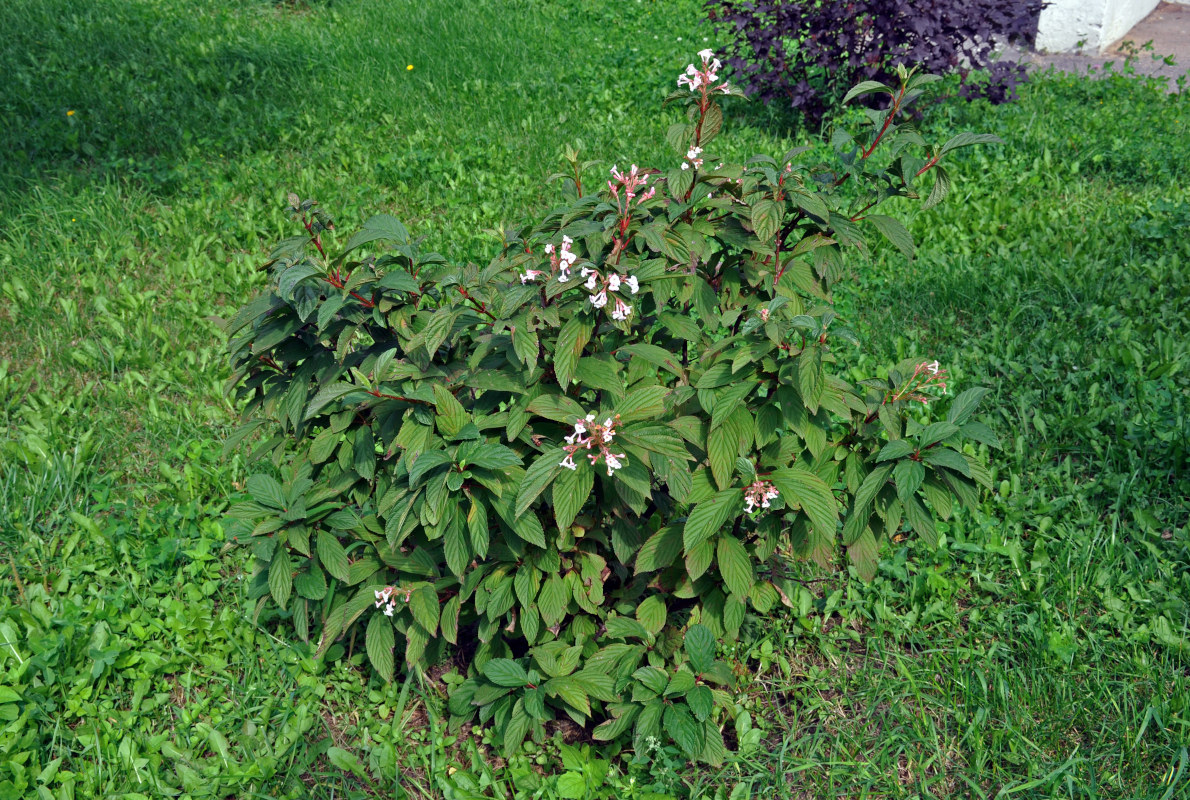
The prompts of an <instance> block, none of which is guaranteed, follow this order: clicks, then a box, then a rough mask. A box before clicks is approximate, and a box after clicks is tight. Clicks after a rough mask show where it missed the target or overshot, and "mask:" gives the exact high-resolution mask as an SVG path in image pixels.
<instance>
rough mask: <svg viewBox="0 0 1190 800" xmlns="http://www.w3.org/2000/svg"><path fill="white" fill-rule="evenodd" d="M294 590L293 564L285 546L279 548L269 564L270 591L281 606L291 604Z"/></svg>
mask: <svg viewBox="0 0 1190 800" xmlns="http://www.w3.org/2000/svg"><path fill="white" fill-rule="evenodd" d="M292 591H293V566H292V563H291V562H290V560H289V551H288V550H287V549H286V548H284V547H279V548H277V553H276V555H274V556H273V560H272V562H271V563H270V564H269V593H270V594H271V595H272V596H273V600H275V601H276V603H277V605H278V606H280V607H281V608H285V607H286V606H287V605H288V604H289V595H290V594H291V593H292Z"/></svg>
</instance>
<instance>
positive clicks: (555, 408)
mask: <svg viewBox="0 0 1190 800" xmlns="http://www.w3.org/2000/svg"><path fill="white" fill-rule="evenodd" d="M529 412H530V413H531V414H536V415H537V416H539V417H545V418H546V419H552V420H553V421H554V422H561V423H562V424H563V425H573V424H574V423H576V422H578V421H579V420H580V419H582V418H583V417H584V416H586V415H585V414H584V412H583V407H582V406H580V405H579V404H578V403H576V402H575V401H574V400H572V399H571V398H569V397H563V396H561V395H556V394H543V395H539V396H537V397H535V398H533V400H532V401H530V403H529Z"/></svg>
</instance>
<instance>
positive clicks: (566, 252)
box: [521, 236, 578, 284]
mask: <svg viewBox="0 0 1190 800" xmlns="http://www.w3.org/2000/svg"><path fill="white" fill-rule="evenodd" d="M572 244H574V239H571V238H570V237H569V236H563V237H562V246H561V247H554V245H553V244H552V243H551V244H547V245H546V246H545V252H546V253H548V254H549V257H550V274H554V273H556V274H557V275H558V282H559V283H566V281H568V280H570V268H571V267H573V266H574V262H575V261H577V260H578V256H576V255H575V254H574V253H572V252H570V245H572ZM545 274H546V272H545V270H542V269H527V270H525V274H524V275H522V276H521V283H522V284H524V283H528V282H529V281H535V280H537V279H538V278H540V277H541V276H542V275H545Z"/></svg>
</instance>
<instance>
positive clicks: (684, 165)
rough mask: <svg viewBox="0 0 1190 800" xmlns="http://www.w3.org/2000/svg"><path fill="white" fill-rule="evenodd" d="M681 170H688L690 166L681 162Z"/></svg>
mask: <svg viewBox="0 0 1190 800" xmlns="http://www.w3.org/2000/svg"><path fill="white" fill-rule="evenodd" d="M682 169H690V165H689V164H687V163H686V162H685V161H683V162H682Z"/></svg>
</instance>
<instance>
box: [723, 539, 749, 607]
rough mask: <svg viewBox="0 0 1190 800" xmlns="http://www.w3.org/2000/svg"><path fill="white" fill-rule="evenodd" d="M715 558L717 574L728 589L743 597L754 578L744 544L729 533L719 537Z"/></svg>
mask: <svg viewBox="0 0 1190 800" xmlns="http://www.w3.org/2000/svg"><path fill="white" fill-rule="evenodd" d="M716 560H717V562H718V564H719V574H720V575H722V576H723V582H724V583H726V584H727V588H728V590H729V591H730V592H731V593H732V594H734V595H738V596H740V597H745V596H747V595H748V593H749V592H750V591H752V583H753V580H754V577H753V574H752V561H751V559H750V557H749V556H748V551H747V549H746V548H745V547H744V545H743V544H742V543H741V542H740V541H739V540H738V539H736V538H735V537H734V536H732V535H730V534H724V535H722V536H720V537H719V542H718V545H717V547H716Z"/></svg>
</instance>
